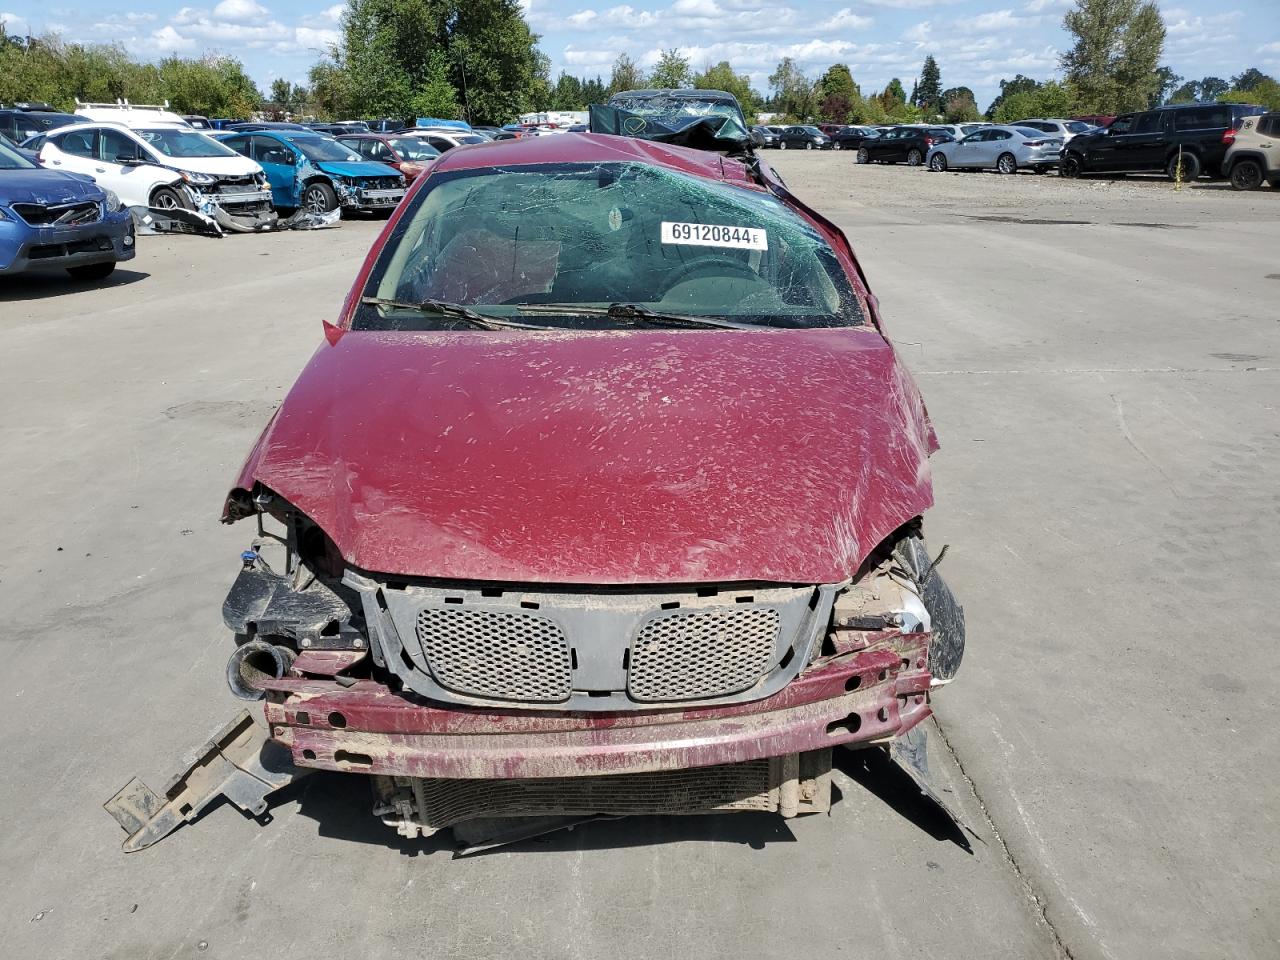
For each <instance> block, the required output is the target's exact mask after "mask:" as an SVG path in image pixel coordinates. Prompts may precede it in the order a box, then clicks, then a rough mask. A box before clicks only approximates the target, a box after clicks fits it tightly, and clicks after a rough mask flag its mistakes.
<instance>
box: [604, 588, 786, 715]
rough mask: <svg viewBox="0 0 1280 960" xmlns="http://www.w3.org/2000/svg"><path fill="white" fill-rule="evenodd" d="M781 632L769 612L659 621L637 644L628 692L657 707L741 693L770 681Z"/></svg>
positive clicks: (695, 615)
mask: <svg viewBox="0 0 1280 960" xmlns="http://www.w3.org/2000/svg"><path fill="white" fill-rule="evenodd" d="M778 629H779V617H778V611H777V610H774V609H771V608H769V607H751V608H748V609H744V610H709V611H705V612H700V613H678V614H672V615H670V616H665V617H655V618H654V619H652V620H649V621H648V622H647V623H645V624H644V625H643V626H642V627H641V628H640V631H639V632H638V633H637V634H636V636H635V639H634V640H632V642H631V668H630V671H629V673H628V675H627V691H628V693H630V695H631V698H632V699H633V700H643V701H648V702H651V703H657V702H663V701H668V700H697V699H701V698H704V697H720V696H728V695H729V694H732V693H739V692H741V691H743V690H746V689H747V688H748V687H750V686H751V685H752V684H754V683H755V682H756V681H757V680H759V679H760V677H761V676H763V675H764V673H765V670H766V669H767V668H768V666H769V662H770V660H771V659H772V656H773V652H774V647H775V644H776V643H777V639H778Z"/></svg>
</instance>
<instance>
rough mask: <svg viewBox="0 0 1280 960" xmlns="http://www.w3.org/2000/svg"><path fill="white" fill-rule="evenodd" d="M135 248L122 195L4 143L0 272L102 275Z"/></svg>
mask: <svg viewBox="0 0 1280 960" xmlns="http://www.w3.org/2000/svg"><path fill="white" fill-rule="evenodd" d="M134 252H135V250H134V235H133V219H132V217H130V216H129V211H128V210H126V209H124V207H123V206H122V205H121V203H120V198H119V197H117V196H116V195H115V194H114V193H112V192H110V191H109V190H103V189H101V188H100V187H99V186H98V185H97V184H96V183H94V182H93V178H92V177H86V176H82V175H80V174H75V173H62V172H60V171H58V170H46V169H44V168H43V167H39V166H37V165H36V164H34V163H32V162H31V161H30V160H28V159H27V158H26V157H24V156H22V154H20V153H18V151H16V150H14V149H12V148H11V147H7V146H4V145H3V144H0V276H9V275H10V274H15V273H22V272H24V271H27V270H34V269H38V268H61V269H64V270H66V271H67V273H69V274H71V276H73V277H75V278H76V279H77V280H101V279H102V278H104V277H106V276H108V275H109V274H110V273H111V271H112V270H114V269H115V268H116V264H117V263H119V262H120V261H121V260H131V259H133V255H134Z"/></svg>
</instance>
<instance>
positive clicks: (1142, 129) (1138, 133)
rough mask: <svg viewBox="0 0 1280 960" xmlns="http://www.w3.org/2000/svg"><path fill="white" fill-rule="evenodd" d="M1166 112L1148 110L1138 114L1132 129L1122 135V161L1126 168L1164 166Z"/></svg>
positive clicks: (1166, 140)
mask: <svg viewBox="0 0 1280 960" xmlns="http://www.w3.org/2000/svg"><path fill="white" fill-rule="evenodd" d="M1166 116H1167V112H1162V111H1157V110H1149V111H1147V112H1146V113H1140V114H1138V116H1137V118H1136V119H1135V120H1134V123H1133V129H1132V131H1131V132H1130V133H1128V134H1126V135H1125V137H1124V142H1123V145H1122V146H1121V148H1120V149H1121V151H1122V157H1121V159H1122V162H1123V163H1124V169H1126V170H1160V169H1162V168H1163V167H1164V155H1165V147H1166V145H1167V143H1168V137H1167V134H1166V133H1165V129H1164V121H1165V117H1166Z"/></svg>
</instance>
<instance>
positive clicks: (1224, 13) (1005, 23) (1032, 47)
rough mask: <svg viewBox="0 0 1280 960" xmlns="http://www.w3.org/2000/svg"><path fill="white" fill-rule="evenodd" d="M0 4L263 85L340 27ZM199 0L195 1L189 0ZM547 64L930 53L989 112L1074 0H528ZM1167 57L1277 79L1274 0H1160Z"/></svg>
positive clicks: (232, 0)
mask: <svg viewBox="0 0 1280 960" xmlns="http://www.w3.org/2000/svg"><path fill="white" fill-rule="evenodd" d="M64 2H67V0H52V2H50V3H37V2H32V0H0V20H3V21H5V22H6V24H7V25H8V29H9V31H10V32H27V31H30V32H33V33H43V32H45V31H56V32H59V33H61V34H62V35H63V36H64V37H66V38H67V39H72V40H80V41H102V42H107V41H114V42H119V43H122V44H123V45H124V46H125V47H126V48H127V49H128V50H129V51H130V52H131V53H133V54H134V55H135V56H138V57H147V58H154V57H159V56H163V55H166V54H168V53H173V52H177V53H179V54H182V55H184V56H195V55H199V54H201V53H204V52H218V53H224V54H231V55H234V56H236V57H239V58H240V59H241V60H243V61H244V63H245V64H246V66H247V67H248V69H249V72H250V73H251V75H252V76H253V77H254V79H255V80H257V81H258V83H259V85H260V86H262V87H264V88H265V87H266V86H268V85H269V84H270V82H271V80H273V79H274V78H276V77H285V78H287V79H289V80H291V81H295V82H300V81H305V80H306V74H307V68H308V66H310V64H311V63H312V62H314V61H315V59H316V58H317V57H318V56H319V54H320V51H322V50H323V49H324V48H325V46H326V45H327V44H329V43H332V42H333V41H334V40H336V39H337V36H338V26H339V19H340V17H341V13H342V10H343V4H342V3H334V2H333V0H329V2H327V3H326V2H325V0H207V3H208V5H206V6H192V7H178V6H177V5H176V4H172V3H160V2H156V0H113V2H111V3H90V4H80V5H72V6H63V5H62V4H63V3H64ZM197 2H199V0H197ZM524 3H525V9H526V13H527V16H528V17H529V21H530V23H531V25H532V27H533V29H534V30H535V31H536V32H537V33H539V34H541V35H542V41H541V46H542V49H543V50H544V51H545V52H546V53H547V54H548V55H549V56H550V57H551V60H552V75H553V76H554V75H555V74H556V73H558V72H559V71H560V70H561V69H564V70H568V71H569V72H571V73H576V74H579V75H585V76H594V75H596V74H597V73H599V74H602V75H603V76H604V77H605V78H606V79H607V78H608V74H609V65H610V64H611V63H612V62H613V59H614V58H615V57H616V56H617V55H618V54H619V53H621V52H626V53H629V54H630V55H631V56H632V57H634V58H635V59H637V60H638V61H639V62H640V63H641V64H643V65H646V66H647V65H650V64H652V63H653V62H654V61H655V60H656V59H657V57H658V54H659V52H660V51H661V50H663V49H666V48H669V47H678V48H680V49H681V50H682V51H683V52H684V53H685V54H686V55H687V56H689V57H690V59H691V60H692V62H693V65H694V66H695V68H700V67H702V66H704V65H706V64H707V63H715V62H718V61H720V60H725V59H727V60H729V61H730V62H731V63H732V64H733V65H734V66H735V67H736V68H737V69H738V70H739V72H746V73H749V74H750V75H751V77H752V79H753V81H754V83H755V85H756V87H757V88H758V89H760V90H762V91H763V90H765V89H766V88H767V77H768V75H769V73H770V72H772V70H773V67H774V66H775V65H776V64H777V62H778V60H779V59H780V58H781V57H783V56H791V57H794V58H795V59H796V60H797V61H798V62H799V63H800V65H801V66H802V67H803V68H804V70H805V71H806V73H808V74H809V75H810V76H812V77H816V76H818V75H819V74H821V72H822V71H823V70H825V69H826V67H827V66H829V65H830V64H832V63H836V62H844V63H847V64H849V65H850V67H851V68H852V70H853V75H854V79H855V80H857V81H858V83H859V84H860V85H861V86H862V88H863V90H864V91H865V90H871V89H878V88H880V87H882V86H883V85H884V84H885V83H886V82H887V81H888V80H889V79H890V78H891V77H895V76H897V77H900V78H901V79H902V81H903V83H904V85H905V86H906V87H907V88H908V89H910V87H911V80H912V78H913V77H915V76H916V75H918V74H919V71H920V63H921V61H922V60H923V59H924V57H925V55H926V54H929V53H932V54H933V55H934V56H935V57H936V58H937V60H938V64H939V66H940V67H941V69H942V81H943V85H944V86H948V87H949V86H958V85H961V84H963V85H965V86H968V87H971V88H972V89H973V90H974V91H975V92H976V93H977V96H978V102H979V106H980V107H982V108H984V109H985V107H986V105H987V103H988V102H989V101H990V99H991V97H992V96H993V95H994V94H995V93H996V91H997V89H998V84H999V81H1000V78H1001V77H1012V76H1013V75H1014V74H1016V73H1024V74H1027V75H1028V76H1032V77H1036V78H1038V79H1047V78H1048V77H1050V76H1053V75H1055V73H1056V71H1057V60H1058V54H1059V52H1060V51H1061V50H1062V48H1063V46H1064V45H1065V43H1066V36H1065V34H1064V33H1063V31H1062V27H1061V24H1062V13H1063V11H1064V10H1065V9H1067V8H1068V7H1069V6H1070V5H1071V2H1070V0H628V2H623V3H617V2H613V0H608V2H604V3H593V2H592V0H524ZM1161 9H1162V12H1163V14H1164V18H1165V24H1166V26H1167V28H1168V38H1167V40H1166V43H1165V56H1164V62H1165V63H1167V64H1169V65H1170V66H1172V67H1173V68H1174V70H1175V71H1176V72H1177V73H1179V74H1182V75H1183V76H1186V77H1188V78H1192V77H1194V78H1197V79H1198V78H1200V77H1202V76H1206V75H1214V76H1220V77H1223V78H1228V77H1230V76H1231V75H1232V74H1235V73H1239V72H1240V71H1241V70H1243V69H1244V68H1245V67H1249V66H1258V67H1260V68H1261V69H1262V70H1264V71H1265V72H1267V73H1271V74H1272V75H1280V0H1214V2H1210V0H1161Z"/></svg>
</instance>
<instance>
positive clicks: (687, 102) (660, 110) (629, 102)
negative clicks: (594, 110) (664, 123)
mask: <svg viewBox="0 0 1280 960" xmlns="http://www.w3.org/2000/svg"><path fill="white" fill-rule="evenodd" d="M609 106H611V107H621V108H622V109H623V110H626V111H628V112H629V113H637V114H639V115H640V116H642V117H729V118H730V119H732V120H737V121H738V122H739V123H743V119H742V111H741V110H739V109H738V107H737V105H736V104H733V103H730V102H729V101H727V100H712V99H707V100H701V99H696V98H692V97H683V96H681V97H672V96H669V95H666V94H660V95H656V96H652V97H614V98H613V99H611V100H610V101H609Z"/></svg>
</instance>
